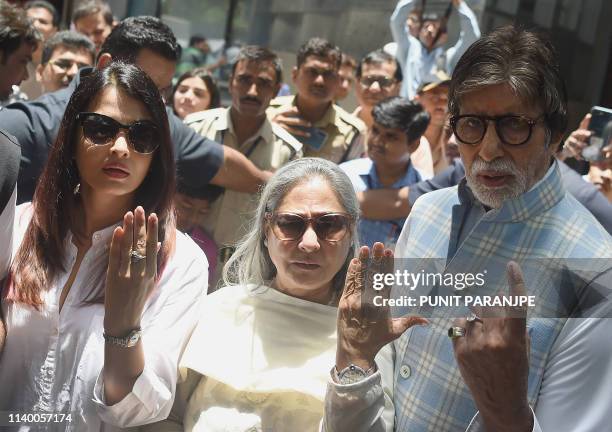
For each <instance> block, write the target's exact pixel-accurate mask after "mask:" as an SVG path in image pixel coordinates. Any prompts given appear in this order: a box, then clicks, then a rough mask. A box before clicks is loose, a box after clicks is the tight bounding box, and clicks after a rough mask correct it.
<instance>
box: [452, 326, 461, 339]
mask: <svg viewBox="0 0 612 432" xmlns="http://www.w3.org/2000/svg"><path fill="white" fill-rule="evenodd" d="M463 336H465V328H463V327H459V326H452V327H450V328H449V329H448V337H449V338H451V339H456V338H460V337H463Z"/></svg>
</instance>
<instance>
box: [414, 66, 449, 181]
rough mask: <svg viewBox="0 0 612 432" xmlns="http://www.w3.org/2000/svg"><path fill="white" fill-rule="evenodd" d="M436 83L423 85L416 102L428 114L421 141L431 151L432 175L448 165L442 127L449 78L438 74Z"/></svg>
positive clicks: (445, 120)
mask: <svg viewBox="0 0 612 432" xmlns="http://www.w3.org/2000/svg"><path fill="white" fill-rule="evenodd" d="M436 78H437V79H436V81H433V82H430V83H424V84H423V85H421V87H420V88H419V90H418V92H417V95H416V96H415V100H417V101H418V102H419V103H420V104H421V105H423V107H424V108H425V110H426V111H427V112H428V113H429V117H430V122H429V126H428V127H427V130H426V131H425V133H424V134H423V136H422V138H421V140H422V141H423V142H425V143H426V144H427V146H428V148H429V149H431V156H432V168H433V174H438V173H439V172H440V171H442V170H443V169H444V168H446V167H447V166H448V164H449V161H448V159H447V158H446V157H445V154H444V149H445V143H444V141H445V140H447V138H448V137H446V136H445V135H444V126H445V124H446V123H447V121H448V118H447V117H448V86H449V84H450V78H449V77H448V76H447V75H446V74H444V73H443V72H440V74H439V76H438V77H436Z"/></svg>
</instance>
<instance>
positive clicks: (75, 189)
mask: <svg viewBox="0 0 612 432" xmlns="http://www.w3.org/2000/svg"><path fill="white" fill-rule="evenodd" d="M80 192H81V183H77V185H76V186H75V187H74V190H73V191H72V193H73V194H74V195H78V194H79V193H80Z"/></svg>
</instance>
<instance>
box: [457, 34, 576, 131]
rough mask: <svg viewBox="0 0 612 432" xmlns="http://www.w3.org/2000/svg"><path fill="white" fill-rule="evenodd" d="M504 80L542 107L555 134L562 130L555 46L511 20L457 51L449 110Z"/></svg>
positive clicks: (563, 106) (563, 105)
mask: <svg viewBox="0 0 612 432" xmlns="http://www.w3.org/2000/svg"><path fill="white" fill-rule="evenodd" d="M504 83H507V84H509V85H510V87H511V88H512V90H513V91H514V92H515V93H516V95H517V96H518V97H519V98H521V100H522V101H524V102H525V103H528V104H532V105H533V106H540V107H541V108H542V110H543V111H544V116H545V121H546V125H547V126H548V129H549V131H550V132H551V133H552V134H553V135H561V134H563V132H564V131H565V128H566V127H567V93H566V89H565V83H564V82H563V78H562V77H561V72H560V70H559V64H558V62H557V56H556V53H555V50H554V47H553V45H552V43H551V42H550V41H549V40H547V39H546V38H545V37H543V36H542V35H540V34H537V33H534V32H530V31H527V30H523V29H521V28H519V27H516V26H513V25H509V26H505V27H501V28H499V29H496V30H494V31H493V32H491V33H489V34H488V35H485V36H483V37H481V38H480V39H478V40H477V41H476V42H474V43H473V44H472V45H471V46H470V47H469V48H468V50H467V51H466V52H465V54H463V56H461V58H460V59H459V62H458V63H457V66H456V67H455V70H454V71H453V77H452V80H451V83H450V89H449V94H448V108H449V112H450V114H451V115H454V116H455V115H459V111H460V110H459V107H460V105H461V97H462V96H463V95H465V94H466V93H468V92H470V91H473V90H476V89H478V88H482V87H483V86H489V85H496V84H504ZM492 97H494V96H492Z"/></svg>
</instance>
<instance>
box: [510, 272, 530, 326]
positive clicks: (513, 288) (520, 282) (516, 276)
mask: <svg viewBox="0 0 612 432" xmlns="http://www.w3.org/2000/svg"><path fill="white" fill-rule="evenodd" d="M506 275H507V277H508V293H509V295H510V298H512V299H516V300H517V301H518V298H519V297H524V296H526V295H527V289H526V288H525V280H524V277H523V272H522V270H521V268H520V266H519V265H518V264H517V263H516V262H514V261H510V262H509V263H508V265H507V266H506ZM506 313H507V316H508V317H511V318H518V319H516V320H511V321H517V325H519V326H521V327H522V328H523V330H522V331H523V332H524V331H525V330H524V329H525V320H526V318H527V306H506Z"/></svg>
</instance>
